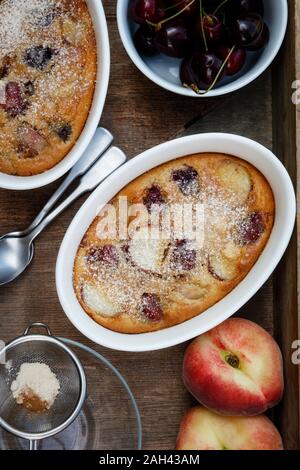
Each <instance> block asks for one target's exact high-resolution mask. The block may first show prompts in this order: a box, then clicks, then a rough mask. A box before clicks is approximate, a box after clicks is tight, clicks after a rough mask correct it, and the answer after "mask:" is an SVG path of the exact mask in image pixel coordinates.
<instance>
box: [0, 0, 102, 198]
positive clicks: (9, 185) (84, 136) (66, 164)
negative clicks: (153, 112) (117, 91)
mask: <svg viewBox="0 0 300 470" xmlns="http://www.w3.org/2000/svg"><path fill="white" fill-rule="evenodd" d="M86 2H87V5H88V8H89V11H90V14H91V18H92V20H93V25H94V30H95V35H96V41H97V56H98V68H97V80H96V88H95V93H94V98H93V102H92V106H91V109H90V113H89V116H88V119H87V121H86V124H85V126H84V128H83V130H82V133H81V135H80V137H79V138H78V140H77V142H76V144H75V145H74V147H73V148H72V149H71V151H70V152H69V153H68V154H67V155H66V156H65V157H64V158H63V160H61V162H59V163H58V164H57V165H55V166H54V167H53V168H51V169H50V170H47V171H45V172H44V173H41V174H39V175H34V176H13V175H7V174H5V173H1V172H0V188H5V189H15V190H25V189H34V188H40V187H41V186H45V185H47V184H49V183H52V182H53V181H55V180H57V179H58V178H60V177H61V176H63V175H64V174H65V173H66V172H67V171H68V170H70V168H72V166H73V165H74V164H75V163H76V162H77V160H79V158H80V157H81V155H82V154H83V152H84V151H85V150H86V148H87V146H88V145H89V143H90V141H91V140H92V137H93V135H94V133H95V131H96V128H97V126H98V125H99V121H100V118H101V115H102V111H103V106H104V103H105V98H106V94H107V88H108V81H109V72H110V48H109V37H108V30H107V24H106V18H105V13H104V9H103V6H102V1H101V0H86Z"/></svg>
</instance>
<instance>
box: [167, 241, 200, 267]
mask: <svg viewBox="0 0 300 470" xmlns="http://www.w3.org/2000/svg"><path fill="white" fill-rule="evenodd" d="M196 257H197V253H196V250H194V249H192V248H190V247H189V245H188V242H187V240H177V242H176V246H175V248H174V250H173V253H172V259H171V265H172V267H174V268H175V269H178V270H180V271H191V270H192V269H194V268H195V266H196Z"/></svg>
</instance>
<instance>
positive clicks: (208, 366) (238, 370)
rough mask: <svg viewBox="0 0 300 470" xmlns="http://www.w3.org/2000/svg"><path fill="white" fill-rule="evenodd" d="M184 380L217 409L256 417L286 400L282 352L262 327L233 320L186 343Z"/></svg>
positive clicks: (208, 404)
mask: <svg viewBox="0 0 300 470" xmlns="http://www.w3.org/2000/svg"><path fill="white" fill-rule="evenodd" d="M183 380H184V383H185V385H186V387H187V389H188V390H189V391H190V392H191V393H192V394H193V395H194V397H195V398H196V399H197V400H198V401H199V402H200V403H201V404H202V405H204V406H206V407H207V408H209V409H211V410H214V411H215V412H216V413H219V414H223V415H230V416H240V415H246V416H254V415H258V414H261V413H263V412H265V411H266V410H267V409H268V408H271V407H273V406H274V405H276V404H277V403H278V402H279V401H280V400H281V398H282V395H283V389H284V380H283V368H282V355H281V352H280V349H279V347H278V345H277V343H276V342H275V341H274V339H273V338H272V336H271V335H270V334H269V333H267V332H266V331H265V330H264V329H263V328H261V327H260V326H258V325H257V324H255V323H253V322H251V321H249V320H244V319H242V318H230V319H229V320H226V321H225V322H224V323H222V324H221V325H219V326H217V327H215V328H213V329H212V330H211V331H209V332H207V333H205V334H203V335H201V336H199V337H198V338H196V339H195V340H194V341H193V342H192V343H191V344H190V345H189V346H188V348H187V350H186V352H185V356H184V361H183Z"/></svg>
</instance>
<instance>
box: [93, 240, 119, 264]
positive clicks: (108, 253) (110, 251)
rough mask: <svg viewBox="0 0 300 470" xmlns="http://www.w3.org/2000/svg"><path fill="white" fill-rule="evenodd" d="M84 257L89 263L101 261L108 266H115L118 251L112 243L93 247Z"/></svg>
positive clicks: (117, 259)
mask: <svg viewBox="0 0 300 470" xmlns="http://www.w3.org/2000/svg"><path fill="white" fill-rule="evenodd" d="M86 259H87V262H88V263H89V264H90V265H95V264H99V263H102V264H106V265H109V266H117V265H118V261H119V257H118V251H117V248H116V247H115V246H114V245H104V246H101V247H93V248H91V249H90V250H89V252H88V253H87V256H86Z"/></svg>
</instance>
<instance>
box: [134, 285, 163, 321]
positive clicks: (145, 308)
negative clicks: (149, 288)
mask: <svg viewBox="0 0 300 470" xmlns="http://www.w3.org/2000/svg"><path fill="white" fill-rule="evenodd" d="M140 308H141V312H142V314H143V315H144V316H145V317H146V318H148V320H151V321H153V322H158V321H160V320H162V318H163V311H162V308H161V304H160V300H159V297H158V296H157V295H156V294H150V293H147V292H146V293H144V294H143V295H142V299H141V306H140Z"/></svg>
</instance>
